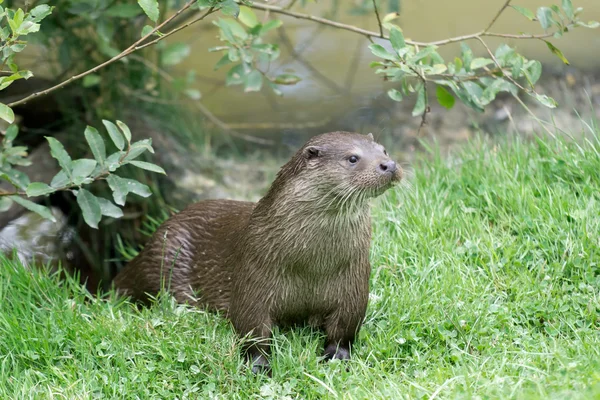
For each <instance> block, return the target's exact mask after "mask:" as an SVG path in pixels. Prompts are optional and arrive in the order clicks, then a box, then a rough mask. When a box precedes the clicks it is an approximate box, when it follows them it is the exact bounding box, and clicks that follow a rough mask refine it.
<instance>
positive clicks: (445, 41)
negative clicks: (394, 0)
mask: <svg viewBox="0 0 600 400" xmlns="http://www.w3.org/2000/svg"><path fill="white" fill-rule="evenodd" d="M248 6H249V7H250V8H254V9H257V10H262V11H270V12H272V13H275V14H282V15H287V16H289V17H293V18H298V19H305V20H308V21H313V22H317V23H319V24H323V25H328V26H332V27H334V28H338V29H342V30H346V31H350V32H354V33H358V34H360V35H363V36H366V37H367V38H368V39H371V38H382V39H387V40H389V36H386V35H382V34H381V33H379V32H374V31H370V30H368V29H362V28H358V27H356V26H353V25H348V24H343V23H341V22H337V21H332V20H330V19H327V18H321V17H316V16H314V15H310V14H302V13H297V12H295V11H289V10H286V9H284V8H281V7H277V6H270V5H266V4H259V3H250V4H248ZM505 8H506V7H503V9H502V11H504V9H505ZM494 22H495V21H494ZM490 26H491V25H490ZM487 29H489V27H488V28H487ZM482 36H493V37H501V38H506V39H544V38H548V37H551V36H553V33H544V34H540V35H530V34H519V35H513V34H509V33H495V32H487V30H483V31H479V32H476V33H471V34H468V35H462V36H456V37H452V38H449V39H443V40H436V41H433V42H417V41H414V40H406V43H407V44H410V45H412V46H421V47H427V46H444V45H447V44H450V43H456V42H463V41H465V40H473V39H477V38H478V37H482Z"/></svg>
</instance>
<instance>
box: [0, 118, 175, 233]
mask: <svg viewBox="0 0 600 400" xmlns="http://www.w3.org/2000/svg"><path fill="white" fill-rule="evenodd" d="M103 122H104V125H105V127H106V129H107V130H108V133H109V135H110V138H111V139H112V142H113V144H114V145H115V146H116V148H117V151H116V152H114V153H112V154H110V155H109V156H107V155H106V143H105V142H104V139H103V138H102V136H101V135H100V134H99V133H98V131H97V130H96V129H95V128H93V127H91V126H88V127H87V128H86V130H85V139H86V141H87V144H88V146H89V148H90V150H91V152H92V154H93V156H94V159H90V158H80V159H76V160H73V159H72V158H71V156H70V155H69V153H67V151H66V150H65V148H64V147H63V145H62V144H61V143H60V142H59V141H58V140H56V139H54V138H52V137H47V138H46V139H47V140H48V142H49V144H50V153H51V155H52V157H54V158H55V159H56V160H57V161H58V164H59V165H60V168H61V169H60V171H59V172H58V173H57V174H56V176H54V178H53V179H52V182H50V184H49V185H48V184H47V183H44V182H30V180H29V177H28V176H27V175H26V174H25V173H23V172H21V171H18V170H17V169H15V168H14V167H15V166H26V165H29V164H30V161H29V160H27V159H26V158H25V156H26V155H27V148H26V147H24V146H13V141H14V139H15V138H16V137H17V134H18V128H17V126H16V125H14V124H13V125H11V126H10V127H9V128H8V130H7V132H6V135H5V137H4V140H3V141H2V145H1V146H0V172H1V174H2V175H0V178H3V179H5V180H7V181H9V182H10V183H11V184H12V185H13V186H14V187H15V191H14V192H4V193H0V196H2V197H0V199H1V201H2V203H1V204H2V208H4V209H7V208H8V207H10V202H11V201H15V202H17V203H19V204H20V205H22V206H23V207H26V208H27V209H29V210H31V211H34V212H36V213H38V214H40V215H41V216H43V217H44V218H47V219H50V220H52V221H54V216H53V215H52V213H51V212H50V210H48V209H47V208H46V207H44V206H42V205H39V204H36V203H34V202H32V201H30V200H27V199H25V198H24V197H22V196H24V195H26V196H27V197H38V196H47V195H50V194H52V193H55V192H58V191H70V192H72V193H73V194H74V195H75V196H76V198H77V203H78V205H79V206H80V208H81V211H82V213H83V218H84V220H85V222H86V223H87V224H88V225H89V226H91V227H92V228H98V223H99V222H100V220H101V219H102V216H103V215H104V216H107V217H111V218H120V217H122V216H123V212H122V211H121V209H120V208H119V207H117V206H116V205H114V204H113V203H112V202H111V201H110V200H108V199H104V198H102V197H96V196H94V195H93V194H92V193H91V192H90V191H89V190H87V189H85V188H84V186H85V185H89V184H91V183H92V182H95V181H99V180H106V182H107V183H108V185H109V187H110V189H111V190H112V192H113V198H114V201H115V203H117V204H118V205H120V206H123V205H125V198H126V197H127V195H128V194H129V193H133V194H136V195H138V196H142V197H148V196H150V194H151V192H150V189H149V188H148V186H146V185H144V184H142V183H140V182H138V181H136V180H133V179H128V178H122V177H120V176H118V175H116V174H115V172H116V171H117V170H118V169H119V168H120V167H122V166H124V165H127V164H130V165H133V166H135V167H138V168H142V169H145V170H148V171H152V172H158V173H162V174H164V173H165V171H164V170H163V169H162V168H161V167H159V166H157V165H154V164H152V163H148V162H144V161H136V160H135V159H136V158H138V157H139V156H140V155H141V154H142V153H144V152H145V151H149V152H151V153H154V149H153V148H152V140H151V139H143V140H139V141H137V142H133V143H132V142H131V132H130V131H129V128H128V127H127V125H125V124H124V123H122V122H121V121H117V125H118V128H117V125H115V124H113V123H112V122H110V121H106V120H105V121H103Z"/></svg>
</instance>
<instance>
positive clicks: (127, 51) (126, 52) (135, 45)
mask: <svg viewBox="0 0 600 400" xmlns="http://www.w3.org/2000/svg"><path fill="white" fill-rule="evenodd" d="M194 3H195V0H191V1H189V2H187V3H186V4H185V5H184V6H183V7H182V8H180V9H179V10H178V11H177V12H175V13H174V14H173V15H171V16H170V17H169V18H167V19H166V20H165V21H163V22H162V23H161V24H160V25H158V26H156V27H155V28H154V29H152V31H150V32H149V33H148V34H146V35H145V36H144V37H142V38H141V39H139V40H137V41H136V42H135V43H133V44H132V45H131V46H129V47H128V48H126V49H125V50H123V51H122V52H121V53H119V54H118V55H116V56H114V57H113V58H111V59H109V60H107V61H105V62H103V63H102V64H99V65H97V66H95V67H94V68H91V69H89V70H87V71H85V72H82V73H81V74H78V75H74V76H72V77H70V78H69V79H67V80H65V81H63V82H61V83H59V84H57V85H54V86H52V87H50V88H48V89H45V90H42V91H40V92H36V93H32V94H30V95H29V96H27V97H25V98H23V99H21V100H18V101H15V102H13V103H10V104H8V106H9V107H14V106H17V105H19V104H24V103H26V102H28V101H29V100H31V99H33V98H35V97H38V96H43V95H46V94H48V93H50V92H53V91H54V90H57V89H60V88H62V87H64V86H66V85H68V84H69V83H71V82H73V81H76V80H78V79H81V78H83V77H84V76H87V75H89V74H91V73H94V72H96V71H98V70H99V69H101V68H104V67H106V66H107V65H109V64H112V63H114V62H115V61H118V60H120V59H121V58H123V57H126V56H128V55H129V54H131V53H133V52H134V51H137V50H140V49H143V48H144V47H147V46H150V45H152V44H154V43H156V42H158V41H160V40H163V39H164V38H166V37H168V36H170V35H172V34H173V33H175V32H178V31H180V30H181V29H183V28H185V27H187V26H189V25H191V24H193V23H194V22H197V21H200V20H201V19H204V18H205V17H206V16H208V15H209V14H211V13H212V12H213V11H214V10H213V9H212V8H210V9H209V10H208V11H207V12H206V13H204V14H202V15H201V16H200V17H199V18H196V19H195V20H193V21H191V22H188V23H187V24H185V25H182V26H180V27H178V28H175V29H173V30H172V31H170V32H169V33H166V34H164V35H162V36H160V37H159V38H157V39H155V40H153V41H151V42H149V43H146V44H144V45H141V46H140V43H143V42H144V41H145V40H146V39H147V38H149V37H150V36H152V35H153V34H154V33H155V32H156V31H158V30H159V29H160V28H162V27H163V26H164V25H166V24H167V23H169V22H170V21H171V20H173V18H175V17H177V16H178V15H179V14H181V13H182V12H184V11H185V10H187V9H188V8H190V7H191V6H192V4H194Z"/></svg>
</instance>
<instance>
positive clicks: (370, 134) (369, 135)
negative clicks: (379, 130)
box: [367, 132, 375, 140]
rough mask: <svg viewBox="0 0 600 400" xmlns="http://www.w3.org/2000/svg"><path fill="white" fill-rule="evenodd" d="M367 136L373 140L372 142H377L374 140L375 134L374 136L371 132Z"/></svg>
mask: <svg viewBox="0 0 600 400" xmlns="http://www.w3.org/2000/svg"><path fill="white" fill-rule="evenodd" d="M367 136H368V137H369V139H371V140H375V139H374V138H373V134H372V133H371V132H369V133H367Z"/></svg>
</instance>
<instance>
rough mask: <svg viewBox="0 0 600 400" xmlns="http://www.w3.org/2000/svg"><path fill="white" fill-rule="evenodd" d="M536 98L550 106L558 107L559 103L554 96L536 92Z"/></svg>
mask: <svg viewBox="0 0 600 400" xmlns="http://www.w3.org/2000/svg"><path fill="white" fill-rule="evenodd" d="M535 98H536V99H537V101H539V102H540V103H542V104H543V105H545V106H546V107H548V108H556V106H557V105H558V104H557V103H556V100H554V99H553V98H552V97H548V96H546V95H545V94H539V93H535Z"/></svg>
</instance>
